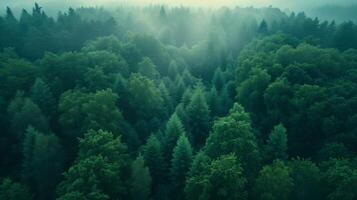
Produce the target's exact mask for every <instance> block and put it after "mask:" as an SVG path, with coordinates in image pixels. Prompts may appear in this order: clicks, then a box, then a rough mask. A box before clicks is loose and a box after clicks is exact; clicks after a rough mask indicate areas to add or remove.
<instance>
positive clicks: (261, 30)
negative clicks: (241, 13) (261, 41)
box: [258, 20, 268, 35]
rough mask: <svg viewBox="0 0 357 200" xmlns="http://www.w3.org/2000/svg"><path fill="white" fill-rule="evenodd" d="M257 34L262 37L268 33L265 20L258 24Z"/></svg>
mask: <svg viewBox="0 0 357 200" xmlns="http://www.w3.org/2000/svg"><path fill="white" fill-rule="evenodd" d="M258 33H259V34H263V35H264V34H267V33H268V24H267V22H266V21H265V20H263V21H262V22H261V23H260V25H259V28H258Z"/></svg>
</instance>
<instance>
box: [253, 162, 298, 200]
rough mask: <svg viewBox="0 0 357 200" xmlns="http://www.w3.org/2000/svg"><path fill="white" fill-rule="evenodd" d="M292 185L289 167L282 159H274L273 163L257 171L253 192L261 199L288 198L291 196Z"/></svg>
mask: <svg viewBox="0 0 357 200" xmlns="http://www.w3.org/2000/svg"><path fill="white" fill-rule="evenodd" d="M293 187H294V182H293V179H292V178H291V170H290V168H289V167H287V166H286V165H285V164H284V163H283V162H282V161H280V160H276V161H274V163H273V164H271V165H267V166H264V167H263V169H262V170H261V171H260V172H259V176H258V177H257V179H256V181H255V186H254V194H255V195H256V197H257V199H261V200H273V199H281V200H288V199H290V198H291V194H292V191H293Z"/></svg>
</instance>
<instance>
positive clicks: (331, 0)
mask: <svg viewBox="0 0 357 200" xmlns="http://www.w3.org/2000/svg"><path fill="white" fill-rule="evenodd" d="M35 2H37V3H39V4H40V5H41V6H42V7H43V8H44V9H45V10H46V11H47V13H57V12H58V11H59V10H62V11H63V10H67V9H68V7H81V6H84V7H87V6H102V7H107V8H115V7H116V6H119V5H120V6H122V5H136V6H137V5H139V6H146V5H157V4H160V5H162V4H164V5H166V6H194V7H206V8H207V7H209V8H220V7H222V6H227V7H235V6H239V7H248V6H253V7H266V6H273V7H278V8H281V9H283V10H285V9H289V10H290V11H296V12H299V11H309V10H312V9H314V8H317V7H320V6H325V5H343V6H346V5H350V4H355V5H357V0H0V13H4V11H5V10H6V9H5V8H6V6H9V7H11V8H12V9H13V11H14V13H15V14H20V12H21V10H22V9H23V8H25V9H27V10H30V9H31V8H32V7H33V5H34V3H35Z"/></svg>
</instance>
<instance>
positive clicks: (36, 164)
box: [23, 127, 64, 199]
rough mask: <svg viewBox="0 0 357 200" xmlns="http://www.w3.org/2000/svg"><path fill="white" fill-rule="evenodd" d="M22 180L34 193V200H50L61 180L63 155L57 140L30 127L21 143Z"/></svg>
mask: <svg viewBox="0 0 357 200" xmlns="http://www.w3.org/2000/svg"><path fill="white" fill-rule="evenodd" d="M23 157H24V161H23V179H24V181H25V183H27V184H28V185H29V186H30V187H31V189H32V190H33V191H34V193H35V196H36V199H52V198H53V197H54V194H55V188H56V186H57V184H58V182H59V180H60V178H61V173H62V170H63V163H64V155H63V149H62V146H61V144H60V141H59V139H58V138H57V137H56V136H55V135H54V134H49V135H45V134H43V133H40V132H38V131H37V130H35V129H34V128H32V127H29V128H28V129H27V131H26V134H25V138H24V142H23Z"/></svg>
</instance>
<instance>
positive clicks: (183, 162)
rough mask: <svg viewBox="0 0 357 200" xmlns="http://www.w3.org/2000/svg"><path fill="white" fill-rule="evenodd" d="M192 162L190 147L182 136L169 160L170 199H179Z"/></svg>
mask: <svg viewBox="0 0 357 200" xmlns="http://www.w3.org/2000/svg"><path fill="white" fill-rule="evenodd" d="M191 162H192V147H191V144H190V142H189V141H188V139H187V137H186V136H185V135H184V134H182V135H181V136H180V138H179V140H178V141H177V144H176V147H175V148H174V151H173V156H172V160H171V170H170V175H171V176H170V177H171V183H172V191H171V192H172V197H173V198H174V199H181V198H182V196H181V195H180V194H183V189H184V186H185V182H186V177H187V173H188V171H189V168H190V166H191Z"/></svg>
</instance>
